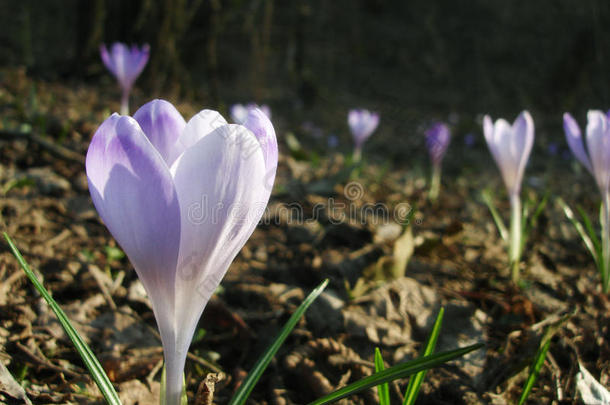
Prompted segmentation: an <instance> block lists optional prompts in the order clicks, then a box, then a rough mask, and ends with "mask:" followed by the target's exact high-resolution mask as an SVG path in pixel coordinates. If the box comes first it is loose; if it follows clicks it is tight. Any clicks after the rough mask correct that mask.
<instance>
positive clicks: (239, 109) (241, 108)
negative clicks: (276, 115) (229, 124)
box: [229, 103, 271, 124]
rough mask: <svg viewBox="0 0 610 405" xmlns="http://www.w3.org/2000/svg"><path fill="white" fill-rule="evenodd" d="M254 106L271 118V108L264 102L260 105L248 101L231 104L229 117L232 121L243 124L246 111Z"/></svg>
mask: <svg viewBox="0 0 610 405" xmlns="http://www.w3.org/2000/svg"><path fill="white" fill-rule="evenodd" d="M255 108H258V109H259V110H261V111H262V112H263V113H264V114H265V115H266V116H267V118H269V119H271V109H270V108H269V106H268V105H266V104H263V105H260V106H259V105H257V104H255V103H249V104H246V105H243V104H233V105H232V106H231V109H230V111H229V113H230V114H231V119H232V120H233V122H235V123H236V124H243V123H244V122H246V118H247V117H248V112H249V111H250V110H252V109H255Z"/></svg>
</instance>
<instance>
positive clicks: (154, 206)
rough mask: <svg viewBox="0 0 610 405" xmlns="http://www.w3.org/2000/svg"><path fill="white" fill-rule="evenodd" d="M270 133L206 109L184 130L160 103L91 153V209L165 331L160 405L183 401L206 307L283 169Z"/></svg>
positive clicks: (110, 131)
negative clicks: (191, 355) (192, 346)
mask: <svg viewBox="0 0 610 405" xmlns="http://www.w3.org/2000/svg"><path fill="white" fill-rule="evenodd" d="M277 160H278V149H277V141H276V137H275V131H274V129H273V125H272V124H271V122H270V121H269V119H268V118H267V116H266V115H265V114H264V113H263V112H262V111H260V110H258V109H253V110H250V112H249V114H248V118H247V119H246V122H245V124H244V125H243V126H242V125H236V124H227V121H225V119H224V118H223V117H222V116H221V115H220V114H219V113H217V112H216V111H211V110H203V111H201V112H200V113H198V114H197V115H195V116H194V117H193V118H191V119H190V120H189V121H188V123H187V122H185V121H184V119H183V118H182V116H181V115H180V114H179V113H178V111H177V110H176V109H175V108H174V107H173V106H172V104H170V103H168V102H166V101H163V100H154V101H151V102H149V103H147V104H145V105H144V106H142V107H141V108H140V109H139V110H138V111H137V112H136V113H135V114H134V116H133V118H132V117H129V116H121V115H118V114H113V115H112V116H110V117H109V118H108V119H106V121H104V122H103V123H102V125H101V126H100V127H99V128H98V130H97V131H96V133H95V135H94V136H93V139H92V140H91V144H90V146H89V150H88V151H87V158H86V170H87V179H88V182H89V190H90V192H91V197H92V199H93V203H94V204H95V207H96V208H97V211H98V213H99V214H100V216H101V218H102V219H103V220H104V223H105V224H106V226H107V227H108V229H109V230H110V233H111V234H112V235H113V236H114V238H115V239H116V240H117V242H118V243H119V244H120V246H121V247H122V248H123V250H124V251H125V253H126V254H127V256H128V257H129V260H130V261H131V263H132V264H133V266H134V268H135V270H136V272H137V274H138V277H139V278H140V280H141V281H142V284H143V285H144V288H145V289H146V292H147V293H148V296H149V297H150V300H151V303H152V308H153V311H154V314H155V318H156V320H157V325H158V327H159V330H160V334H161V340H162V344H163V352H164V358H165V367H166V381H165V382H166V397H165V398H164V400H165V402H163V403H164V404H167V405H177V404H179V403H180V396H181V391H182V379H183V377H182V376H183V370H184V364H185V360H186V356H187V351H188V348H189V345H190V343H191V339H192V337H193V333H194V331H195V328H196V326H197V322H198V320H199V318H200V316H201V313H202V312H203V309H204V307H205V306H206V303H207V302H208V300H209V298H210V297H211V295H212V293H213V292H214V290H215V289H216V287H217V286H218V284H219V283H220V281H221V279H222V277H223V276H224V274H225V272H226V271H227V269H228V267H229V265H230V264H231V262H232V261H233V259H234V258H235V256H236V255H237V253H238V252H239V250H240V249H241V248H242V247H243V245H244V244H245V243H246V241H247V240H248V238H249V237H250V235H251V234H252V232H253V231H254V228H255V227H256V225H257V223H258V221H259V220H260V218H261V216H262V214H263V212H264V209H265V207H266V205H267V202H268V200H269V196H270V193H271V188H272V186H273V182H274V179H275V173H276V168H277Z"/></svg>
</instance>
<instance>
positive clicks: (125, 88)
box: [100, 42, 150, 115]
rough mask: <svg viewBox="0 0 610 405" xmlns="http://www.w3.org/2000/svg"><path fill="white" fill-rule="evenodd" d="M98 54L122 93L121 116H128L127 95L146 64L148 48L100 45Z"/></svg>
mask: <svg viewBox="0 0 610 405" xmlns="http://www.w3.org/2000/svg"><path fill="white" fill-rule="evenodd" d="M100 54H101V56H102V61H103V62H104V65H106V67H107V68H108V70H110V72H112V74H113V75H114V77H116V78H117V80H118V82H119V84H120V86H121V90H122V92H123V95H122V98H121V114H124V115H126V114H129V93H130V91H131V88H132V86H133V84H134V83H135V81H136V79H137V78H138V76H140V73H142V70H143V69H144V67H145V66H146V63H147V62H148V57H149V55H150V46H148V44H144V45H143V46H142V47H141V48H139V47H138V46H136V45H132V46H131V47H129V46H127V45H125V44H123V43H121V42H115V43H114V44H112V46H111V47H110V51H109V50H108V49H107V48H106V45H104V44H102V45H100Z"/></svg>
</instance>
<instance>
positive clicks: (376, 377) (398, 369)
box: [309, 343, 483, 405]
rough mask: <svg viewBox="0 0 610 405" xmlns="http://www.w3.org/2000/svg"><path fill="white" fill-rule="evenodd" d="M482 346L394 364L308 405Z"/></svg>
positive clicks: (403, 375) (406, 375)
mask: <svg viewBox="0 0 610 405" xmlns="http://www.w3.org/2000/svg"><path fill="white" fill-rule="evenodd" d="M481 347H483V344H482V343H478V344H475V345H471V346H467V347H464V348H461V349H456V350H451V351H448V352H442V353H438V354H433V355H430V356H425V357H421V358H419V359H415V360H411V361H408V362H406V363H402V364H398V365H396V366H393V367H390V368H387V369H385V370H384V371H382V372H379V373H375V374H373V375H370V376H368V377H365V378H363V379H361V380H358V381H356V382H355V383H352V384H350V385H348V386H346V387H343V388H341V389H339V390H337V391H334V392H331V393H330V394H328V395H325V396H324V397H322V398H318V399H316V400H315V401H313V402H310V404H309V405H323V404H330V403H332V402H335V401H338V400H340V399H342V398H345V397H348V396H350V395H353V394H356V393H358V392H360V391H363V390H365V389H367V388H371V387H374V386H376V385H379V384H383V383H385V382H389V381H392V380H396V379H397V378H405V377H408V376H410V375H412V374H415V373H417V372H419V371H423V370H428V369H430V368H432V367H436V366H438V365H441V364H443V363H446V362H448V361H451V360H453V359H455V358H457V357H460V356H463V355H465V354H466V353H469V352H471V351H473V350H477V349H480V348H481Z"/></svg>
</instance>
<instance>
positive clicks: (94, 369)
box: [3, 232, 121, 405]
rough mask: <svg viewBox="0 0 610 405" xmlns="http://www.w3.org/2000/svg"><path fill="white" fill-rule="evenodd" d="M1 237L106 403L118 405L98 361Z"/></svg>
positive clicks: (28, 267)
mask: <svg viewBox="0 0 610 405" xmlns="http://www.w3.org/2000/svg"><path fill="white" fill-rule="evenodd" d="M3 235H4V239H6V241H7V242H8V245H9V246H10V248H11V251H12V252H13V255H15V257H16V258H17V261H18V262H19V264H20V265H21V268H22V269H23V271H25V274H26V275H27V276H28V278H29V279H30V281H31V282H32V284H34V287H36V289H37V290H38V292H40V295H42V297H43V298H44V299H45V300H46V301H47V303H48V304H49V307H51V309H52V310H53V312H55V315H56V316H57V319H58V320H59V323H61V326H62V327H63V328H64V330H65V331H66V334H67V335H68V337H69V338H70V340H71V341H72V344H74V347H75V348H76V350H77V351H78V354H79V355H80V356H81V358H82V359H83V362H84V363H85V366H86V367H87V369H88V370H89V374H91V377H92V378H93V380H94V381H95V383H96V384H97V386H98V387H99V389H100V391H101V392H102V395H103V396H104V398H105V399H106V402H107V403H108V404H110V405H120V404H121V401H120V400H119V396H118V395H117V393H116V391H115V390H114V387H113V386H112V383H111V382H110V380H109V379H108V376H107V375H106V373H105V372H104V369H103V368H102V366H101V365H100V363H99V361H98V360H97V358H96V357H95V355H94V354H93V352H92V351H91V349H90V348H89V346H88V345H87V343H85V341H84V340H83V339H82V338H81V337H80V335H79V334H78V332H77V331H76V329H74V327H73V326H72V324H71V323H70V320H69V319H68V317H67V316H66V313H65V312H64V311H63V310H62V309H61V308H60V306H59V305H58V304H57V302H55V300H54V299H53V297H51V294H49V292H48V291H47V290H46V289H45V288H44V286H43V285H42V283H41V282H40V281H39V280H38V278H37V277H36V275H35V274H34V272H33V271H32V270H31V269H30V266H28V264H27V263H26V261H25V259H24V258H23V256H21V253H20V252H19V249H17V246H15V244H14V243H13V241H12V240H11V238H10V237H9V236H8V234H7V233H6V232H3Z"/></svg>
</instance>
